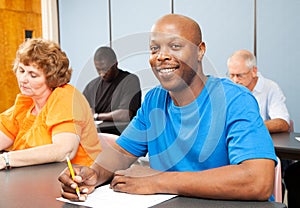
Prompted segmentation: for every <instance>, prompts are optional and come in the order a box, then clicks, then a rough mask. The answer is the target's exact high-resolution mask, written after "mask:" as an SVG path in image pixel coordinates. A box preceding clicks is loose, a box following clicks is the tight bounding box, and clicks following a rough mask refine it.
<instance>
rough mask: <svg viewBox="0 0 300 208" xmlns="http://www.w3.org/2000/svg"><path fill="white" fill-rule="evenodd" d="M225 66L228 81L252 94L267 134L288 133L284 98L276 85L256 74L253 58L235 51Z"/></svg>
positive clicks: (287, 118) (287, 115) (248, 52)
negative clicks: (267, 131)
mask: <svg viewBox="0 0 300 208" xmlns="http://www.w3.org/2000/svg"><path fill="white" fill-rule="evenodd" d="M227 66H228V73H229V77H230V79H231V80H232V81H233V82H235V83H237V84H241V85H243V86H245V87H247V88H248V89H249V90H250V91H251V92H252V93H253V95H254V97H255V98H256V100H257V102H258V105H259V108H260V114H261V116H262V118H263V120H264V122H265V125H266V126H267V128H268V130H269V132H270V133H275V132H284V131H288V130H289V123H290V116H289V113H288V110H287V107H286V105H285V96H284V94H283V92H282V90H281V89H280V87H279V86H278V84H277V83H275V82H274V81H272V80H270V79H266V78H264V77H263V76H262V75H261V74H260V73H259V72H258V70H257V66H256V59H255V56H254V55H253V54H252V53H251V52H250V51H247V50H239V51H236V52H235V53H233V54H232V55H231V56H230V57H229V58H228V61H227Z"/></svg>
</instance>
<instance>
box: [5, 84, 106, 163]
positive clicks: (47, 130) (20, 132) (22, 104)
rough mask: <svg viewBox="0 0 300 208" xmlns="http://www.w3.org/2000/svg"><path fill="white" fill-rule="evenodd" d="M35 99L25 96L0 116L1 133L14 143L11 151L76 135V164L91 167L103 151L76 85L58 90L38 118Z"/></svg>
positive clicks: (67, 85)
mask: <svg viewBox="0 0 300 208" xmlns="http://www.w3.org/2000/svg"><path fill="white" fill-rule="evenodd" d="M33 107H34V103H33V100H32V99H31V98H30V97H28V96H24V95H22V94H19V95H18V96H17V98H16V101H15V104H14V105H13V106H12V107H11V108H9V109H8V110H6V111H5V112H3V113H1V114H0V130H1V131H2V132H3V133H4V134H6V135H7V136H8V137H10V138H11V139H12V140H14V143H13V145H12V147H11V148H10V150H12V151H13V150H22V149H28V148H32V147H36V146H40V145H46V144H51V143H52V136H53V135H55V134H58V133H63V132H69V133H75V134H77V135H78V136H79V138H80V145H79V148H78V151H77V154H76V156H75V157H74V158H73V159H72V163H74V164H80V165H86V166H90V165H91V164H92V163H93V161H94V160H95V159H96V157H97V155H98V154H99V152H100V151H101V145H100V140H99V138H98V134H97V129H96V126H95V124H94V119H93V116H92V113H91V109H90V106H89V104H88V102H87V101H86V99H85V97H84V96H83V95H82V94H81V93H80V92H79V91H78V90H77V89H76V88H75V87H73V86H71V85H69V84H66V85H64V86H62V87H58V88H56V89H55V90H54V91H53V92H52V94H51V95H50V96H49V98H48V100H47V103H46V105H45V106H44V107H43V108H42V110H41V112H40V113H39V114H38V115H37V116H34V115H32V114H31V110H32V109H33Z"/></svg>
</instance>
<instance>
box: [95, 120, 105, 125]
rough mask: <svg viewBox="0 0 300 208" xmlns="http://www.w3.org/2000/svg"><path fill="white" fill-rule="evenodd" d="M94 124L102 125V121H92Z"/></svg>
mask: <svg viewBox="0 0 300 208" xmlns="http://www.w3.org/2000/svg"><path fill="white" fill-rule="evenodd" d="M94 122H95V124H96V125H100V124H102V123H103V121H101V120H100V121H99V120H97V121H94Z"/></svg>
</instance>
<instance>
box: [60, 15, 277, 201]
mask: <svg viewBox="0 0 300 208" xmlns="http://www.w3.org/2000/svg"><path fill="white" fill-rule="evenodd" d="M151 32H152V33H151V35H150V52H151V53H150V64H151V67H152V70H153V73H154V74H155V76H156V77H157V79H158V80H159V81H160V84H161V85H160V86H157V87H155V88H154V89H152V90H150V91H149V92H148V93H147V95H146V96H145V99H144V102H143V104H142V106H141V108H140V109H139V110H138V112H137V115H136V116H135V117H134V118H133V120H132V121H131V123H130V124H129V126H128V127H127V128H126V129H125V131H124V132H123V133H122V134H121V136H120V137H119V138H118V139H117V140H112V141H110V142H109V143H110V145H111V147H113V148H106V149H104V151H103V152H101V153H100V154H99V156H98V158H97V160H96V162H95V163H94V164H93V165H92V166H91V167H90V168H88V167H76V169H75V171H76V173H78V175H77V177H75V180H74V181H73V180H72V179H71V177H70V173H69V171H68V170H65V171H64V172H62V173H61V175H60V176H59V180H60V181H61V182H62V188H63V192H62V196H63V197H66V198H69V199H71V200H79V201H84V200H85V199H86V197H87V194H89V193H91V192H92V191H93V190H94V188H95V187H96V186H97V185H101V184H103V183H105V182H107V181H110V180H111V188H112V189H113V190H115V191H119V192H126V193H132V194H155V193H170V194H179V195H185V196H194V197H205V198H214V199H238V200H268V199H269V198H270V196H271V194H272V191H273V183H274V167H275V164H276V155H275V151H274V146H273V143H272V139H271V137H270V135H269V133H268V130H267V129H266V127H265V125H264V123H263V120H262V119H261V117H260V115H259V110H258V105H257V102H256V100H255V98H254V97H253V96H252V95H251V93H250V92H249V91H247V90H245V88H242V87H239V86H237V85H235V84H233V83H232V82H230V81H228V80H226V79H219V78H214V77H211V76H206V75H204V73H203V69H202V59H203V56H204V53H205V49H206V46H205V43H204V42H202V35H201V30H200V27H199V25H198V24H197V23H196V22H195V21H194V20H192V19H190V18H188V17H185V16H182V15H177V14H169V15H166V16H163V17H162V18H160V19H159V20H158V21H157V22H156V23H155V24H154V25H153V27H152V30H151ZM147 153H148V154H149V162H150V168H149V167H141V166H131V167H130V165H131V164H132V163H133V162H134V161H135V160H136V159H137V158H138V157H140V156H145V155H146V154H147ZM129 167H130V168H129ZM77 184H80V190H81V195H80V197H79V198H78V196H77V195H76V194H75V188H76V187H77Z"/></svg>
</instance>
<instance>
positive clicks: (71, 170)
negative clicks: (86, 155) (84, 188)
mask: <svg viewBox="0 0 300 208" xmlns="http://www.w3.org/2000/svg"><path fill="white" fill-rule="evenodd" d="M66 158H67V163H68V167H69V170H70V173H71V177H72V179H73V180H74V178H75V174H74V170H73V167H72V164H71V161H70V158H69V157H68V156H67V157H66ZM76 194H77V196H78V198H79V197H80V191H79V188H78V186H77V187H76Z"/></svg>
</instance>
